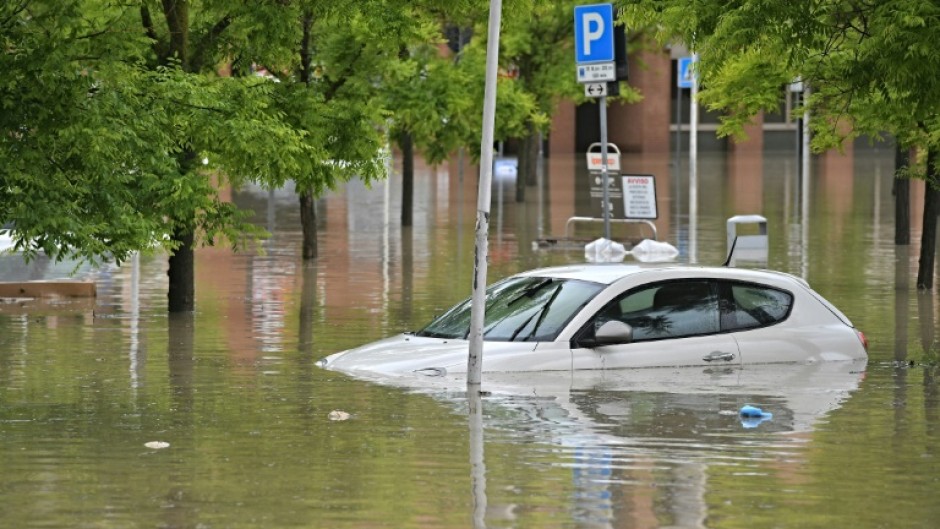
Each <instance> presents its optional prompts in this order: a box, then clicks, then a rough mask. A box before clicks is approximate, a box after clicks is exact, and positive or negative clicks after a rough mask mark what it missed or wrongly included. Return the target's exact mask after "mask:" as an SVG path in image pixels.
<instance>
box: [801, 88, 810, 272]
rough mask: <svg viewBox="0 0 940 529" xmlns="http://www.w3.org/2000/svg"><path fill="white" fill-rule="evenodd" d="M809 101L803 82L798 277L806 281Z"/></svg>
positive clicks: (807, 89)
mask: <svg viewBox="0 0 940 529" xmlns="http://www.w3.org/2000/svg"><path fill="white" fill-rule="evenodd" d="M808 101H809V83H808V82H806V81H803V145H802V153H801V154H802V160H801V161H802V166H801V172H802V177H803V180H802V181H801V182H800V185H801V189H800V201H801V202H800V216H801V224H802V225H801V226H800V232H801V237H800V238H801V239H802V240H803V248H802V250H803V251H802V254H803V255H802V259H801V267H800V268H801V270H800V276H801V277H802V278H803V279H808V277H807V276H808V275H809V193H810V191H809V188H810V186H809V171H810V152H809V140H810V136H809V134H810V132H809V109H808V107H807V106H806V104H807V102H808Z"/></svg>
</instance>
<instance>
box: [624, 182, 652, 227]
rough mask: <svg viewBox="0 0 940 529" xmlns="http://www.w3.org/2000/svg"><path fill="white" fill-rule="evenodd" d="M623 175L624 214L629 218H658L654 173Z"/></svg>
mask: <svg viewBox="0 0 940 529" xmlns="http://www.w3.org/2000/svg"><path fill="white" fill-rule="evenodd" d="M621 177H622V180H623V182H622V185H623V212H624V215H623V216H624V217H626V218H628V219H649V220H653V219H656V218H657V217H658V213H657V211H656V179H655V178H653V175H628V174H625V175H621Z"/></svg>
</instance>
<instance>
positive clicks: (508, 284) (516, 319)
mask: <svg viewBox="0 0 940 529" xmlns="http://www.w3.org/2000/svg"><path fill="white" fill-rule="evenodd" d="M603 288H604V285H601V284H598V283H591V282H588V281H579V280H573V279H558V278H550V277H511V278H508V279H505V280H503V281H500V282H498V283H496V284H494V285H492V286H491V287H490V288H488V289H487V291H486V314H485V316H484V324H483V337H484V339H486V340H492V341H504V342H507V341H538V342H546V341H553V340H555V338H556V337H557V336H558V333H560V332H561V330H562V329H563V328H564V327H565V325H567V323H568V322H569V321H571V318H573V317H574V315H575V314H577V313H578V311H579V310H581V307H583V306H584V305H585V304H586V303H587V302H588V301H590V300H591V299H592V298H593V297H594V296H595V295H597V293H598V292H600V291H601V290H602V289H603ZM469 333H470V300H469V299H467V300H465V301H464V302H463V303H460V304H459V305H457V306H455V307H454V308H452V309H450V310H449V311H447V312H446V313H444V315H443V316H441V317H439V318H437V319H436V320H434V321H432V322H431V323H430V324H428V326H427V327H425V328H423V329H421V330H420V331H418V332H417V335H418V336H427V337H432V338H453V339H466V338H467V336H468V335H469Z"/></svg>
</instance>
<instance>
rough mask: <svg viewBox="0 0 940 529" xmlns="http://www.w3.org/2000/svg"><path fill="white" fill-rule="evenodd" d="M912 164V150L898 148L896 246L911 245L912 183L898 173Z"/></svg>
mask: <svg viewBox="0 0 940 529" xmlns="http://www.w3.org/2000/svg"><path fill="white" fill-rule="evenodd" d="M909 164H910V150H908V149H904V148H903V147H901V146H900V145H898V146H897V148H896V150H895V153H894V170H895V177H894V244H899V245H901V244H910V243H911V181H910V179H909V178H908V177H907V176H906V175H905V176H903V177H900V178H899V177H898V176H897V172H898V171H900V170H901V169H902V168H905V167H907V166H908V165H909Z"/></svg>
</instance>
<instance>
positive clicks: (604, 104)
mask: <svg viewBox="0 0 940 529" xmlns="http://www.w3.org/2000/svg"><path fill="white" fill-rule="evenodd" d="M599 104H600V106H601V108H600V112H601V185H603V186H604V238H605V239H607V240H610V189H609V187H610V185H609V184H610V180H609V176H608V174H607V96H601V98H600V102H599Z"/></svg>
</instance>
